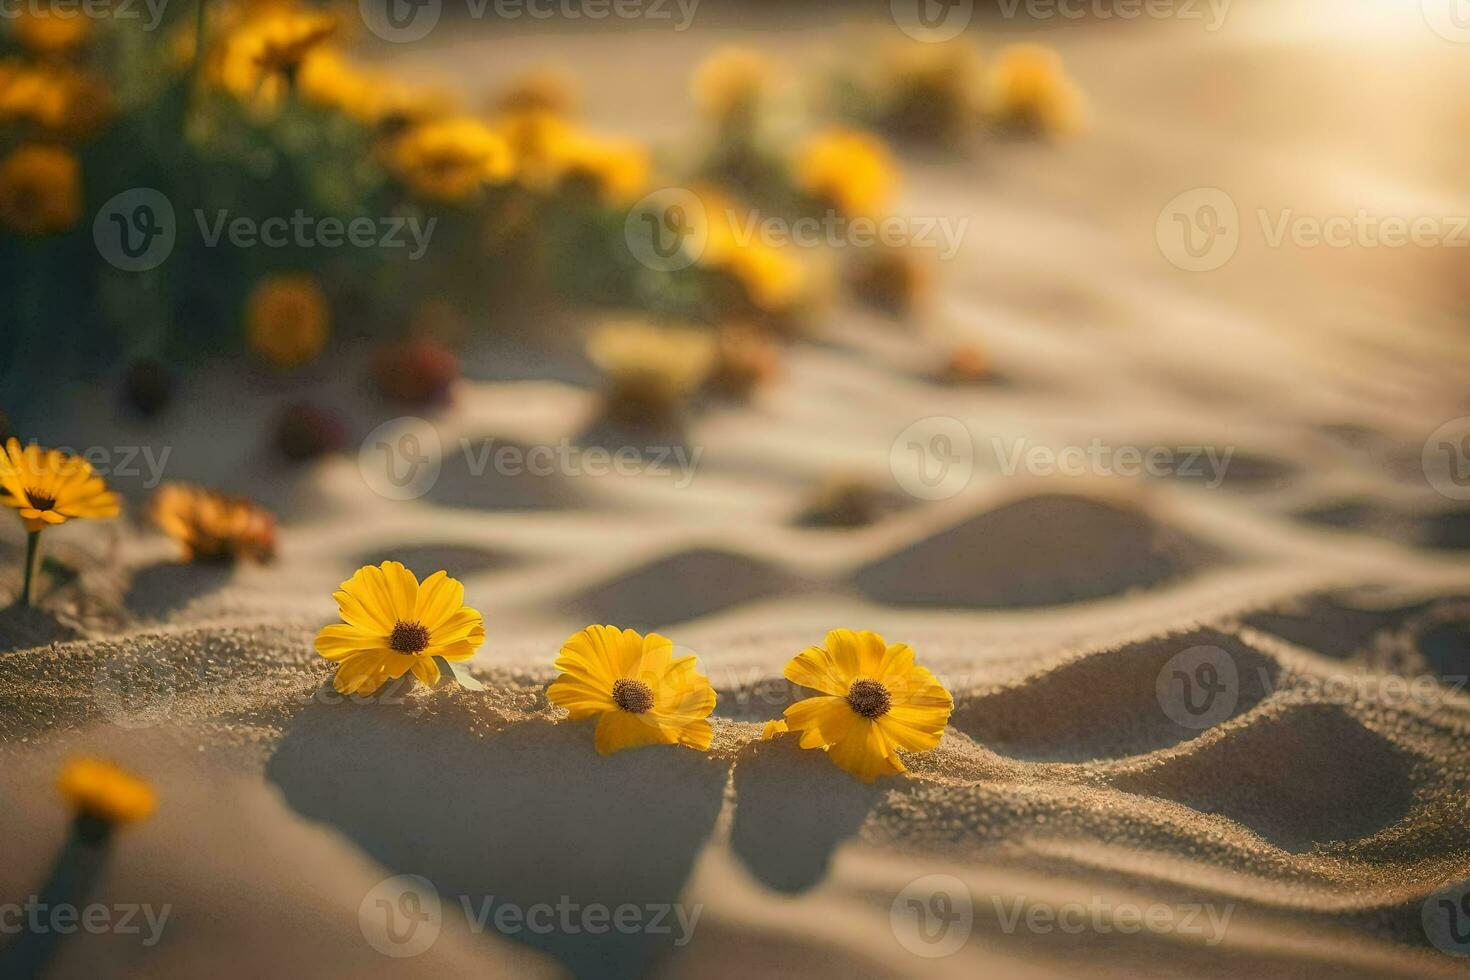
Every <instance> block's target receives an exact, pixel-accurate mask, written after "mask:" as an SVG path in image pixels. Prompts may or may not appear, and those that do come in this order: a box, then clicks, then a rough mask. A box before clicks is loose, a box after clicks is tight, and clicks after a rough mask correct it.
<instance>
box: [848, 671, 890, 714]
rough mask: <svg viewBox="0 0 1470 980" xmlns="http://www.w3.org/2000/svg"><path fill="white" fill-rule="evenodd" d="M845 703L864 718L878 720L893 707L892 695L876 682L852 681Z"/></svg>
mask: <svg viewBox="0 0 1470 980" xmlns="http://www.w3.org/2000/svg"><path fill="white" fill-rule="evenodd" d="M847 703H848V706H849V707H851V708H852V710H853V711H856V712H857V713H858V714H860V715H862V716H863V717H864V718H879V717H882V716H883V715H886V714H887V713H888V709H889V708H891V707H893V695H891V694H889V693H888V688H886V687H884V686H883V685H882V684H879V683H878V682H877V681H867V680H863V681H853V682H852V687H849V688H848V689H847Z"/></svg>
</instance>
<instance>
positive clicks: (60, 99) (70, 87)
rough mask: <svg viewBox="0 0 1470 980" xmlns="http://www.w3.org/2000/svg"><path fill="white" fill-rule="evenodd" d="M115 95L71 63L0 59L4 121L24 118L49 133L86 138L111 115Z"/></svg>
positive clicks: (0, 111) (0, 100)
mask: <svg viewBox="0 0 1470 980" xmlns="http://www.w3.org/2000/svg"><path fill="white" fill-rule="evenodd" d="M112 110H113V101H112V97H111V94H110V93H109V92H108V90H107V89H106V87H105V86H103V85H102V83H101V82H99V81H98V80H97V79H96V78H94V77H92V76H91V75H89V74H87V73H86V72H83V71H80V70H78V69H76V68H73V67H71V66H69V65H54V64H47V65H30V64H26V63H25V62H22V61H19V60H17V59H14V58H11V59H7V60H5V61H0V122H5V123H23V124H28V125H31V126H34V127H36V128H37V129H40V130H41V131H42V132H44V133H45V134H46V135H48V136H53V137H58V138H63V139H82V138H85V137H88V136H91V135H93V134H95V133H96V132H97V131H98V130H100V129H101V128H102V127H103V126H104V125H105V124H106V122H107V121H108V119H109V118H111V116H112Z"/></svg>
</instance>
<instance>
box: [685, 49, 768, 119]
mask: <svg viewBox="0 0 1470 980" xmlns="http://www.w3.org/2000/svg"><path fill="white" fill-rule="evenodd" d="M775 75H776V71H775V66H774V65H772V63H771V62H770V60H769V59H767V58H766V56H765V55H763V54H761V53H760V52H759V51H754V50H751V49H750V48H734V47H731V48H721V49H720V50H719V51H716V52H715V53H714V54H712V55H710V56H709V57H708V58H706V59H705V60H704V61H703V62H702V63H701V64H700V66H699V68H698V69H697V70H696V71H695V73H694V82H693V90H694V101H695V102H696V103H697V104H698V105H699V108H700V110H701V111H703V112H704V114H705V115H707V116H709V117H711V118H713V119H716V120H719V121H721V122H732V121H739V122H748V121H749V119H750V117H751V116H752V115H753V114H754V111H755V108H756V107H757V106H758V105H759V104H760V101H761V99H763V98H764V97H765V96H766V95H767V94H768V91H769V89H770V87H771V82H772V79H773V78H774V76H775Z"/></svg>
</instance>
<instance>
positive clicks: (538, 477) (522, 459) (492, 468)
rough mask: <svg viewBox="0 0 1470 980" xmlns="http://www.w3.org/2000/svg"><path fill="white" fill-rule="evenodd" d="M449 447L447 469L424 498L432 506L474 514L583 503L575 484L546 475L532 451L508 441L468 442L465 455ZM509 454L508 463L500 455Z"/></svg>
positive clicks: (446, 459) (554, 475)
mask: <svg viewBox="0 0 1470 980" xmlns="http://www.w3.org/2000/svg"><path fill="white" fill-rule="evenodd" d="M458 448H459V447H446V449H445V453H444V462H443V468H442V469H441V470H440V473H439V478H438V480H437V481H435V483H434V485H433V487H431V488H430V489H429V491H428V492H427V493H425V494H424V496H423V499H424V500H425V501H428V502H429V503H433V504H438V505H441V506H444V507H463V508H469V509H473V510H491V511H494V510H510V511H521V510H527V511H530V510H564V509H566V508H570V507H575V506H577V504H578V503H579V502H581V501H582V500H583V496H582V494H581V493H580V492H579V488H578V486H577V485H576V483H575V482H574V481H572V480H571V479H569V478H568V477H566V476H564V475H562V474H560V473H557V472H547V471H546V467H545V465H543V463H542V462H540V461H537V462H536V464H535V466H534V467H533V466H531V465H530V462H531V460H532V459H533V458H537V459H538V460H539V457H531V456H528V455H527V453H528V451H529V449H530V448H531V447H529V446H527V445H525V444H523V443H519V442H516V441H514V440H510V439H501V438H498V437H485V438H483V439H470V440H467V441H466V443H465V449H464V451H462V452H461V451H451V450H453V449H458ZM502 449H504V450H506V451H507V455H506V457H505V460H506V462H504V463H502V462H499V461H498V460H499V457H498V455H497V454H498V453H499V452H500V451H501V450H502Z"/></svg>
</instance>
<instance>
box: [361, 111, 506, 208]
mask: <svg viewBox="0 0 1470 980" xmlns="http://www.w3.org/2000/svg"><path fill="white" fill-rule="evenodd" d="M389 166H390V167H391V168H392V169H393V171H394V173H396V174H397V175H398V177H399V178H400V179H401V180H402V181H403V183H404V184H405V185H407V187H408V188H409V190H411V191H413V192H414V193H415V194H418V195H420V196H421V197H426V198H429V199H431V200H436V201H446V202H450V203H454V202H459V201H464V200H467V199H469V198H471V197H473V196H474V195H475V194H477V193H479V192H480V190H481V189H482V188H483V187H484V186H485V185H486V184H502V183H505V182H506V181H508V180H509V179H510V177H511V174H512V171H513V166H512V162H511V151H510V147H509V145H507V143H506V141H505V139H504V138H503V137H502V136H501V135H500V134H499V133H496V132H494V131H492V130H491V129H490V128H489V127H488V126H486V125H485V124H484V123H482V122H480V121H479V120H476V119H469V118H460V119H440V120H434V121H430V122H426V123H423V124H421V125H418V126H415V127H413V128H412V129H410V130H409V131H408V132H407V133H406V134H404V135H403V136H402V137H401V138H400V139H398V140H397V141H396V142H395V143H394V145H393V147H392V149H391V151H390V153H389Z"/></svg>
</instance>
